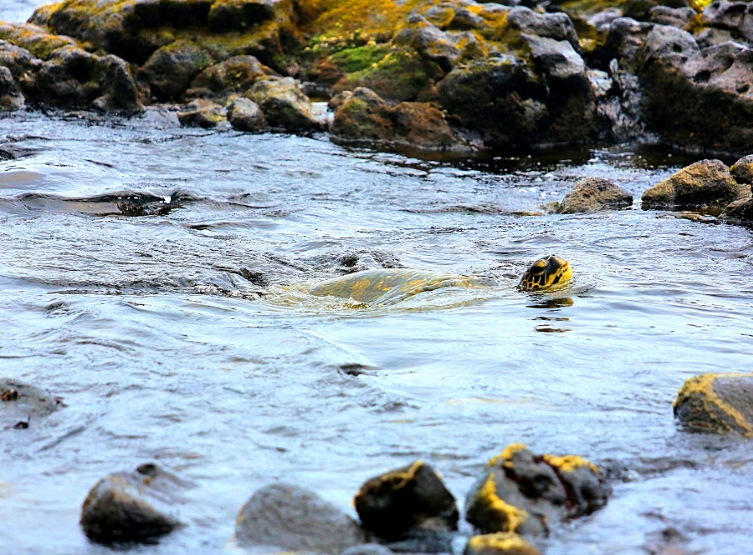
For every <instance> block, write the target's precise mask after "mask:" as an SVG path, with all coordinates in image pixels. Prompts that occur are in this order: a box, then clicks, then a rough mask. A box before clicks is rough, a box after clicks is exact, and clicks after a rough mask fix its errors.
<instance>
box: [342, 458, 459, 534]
mask: <svg viewBox="0 0 753 555" xmlns="http://www.w3.org/2000/svg"><path fill="white" fill-rule="evenodd" d="M354 503H355V507H356V511H357V512H358V516H359V517H360V518H361V524H362V525H363V527H364V528H366V529H367V530H369V531H371V532H373V533H374V534H376V535H377V536H378V537H381V538H384V539H387V540H393V541H396V540H400V539H403V538H405V537H406V536H409V535H410V534H411V533H412V532H414V531H415V530H416V529H420V528H424V529H426V530H430V531H442V530H445V531H448V530H456V529H457V522H458V510H457V506H456V505H455V498H454V497H453V496H452V494H451V493H450V492H449V491H448V490H447V488H446V487H445V486H444V484H443V483H442V480H441V479H440V478H439V476H437V474H436V473H435V472H434V470H433V469H432V468H431V467H430V466H429V465H427V464H425V463H424V462H423V461H416V462H415V463H413V464H412V465H410V466H406V467H404V468H400V469H397V470H393V471H392V472H388V473H386V474H383V475H381V476H377V477H375V478H372V479H371V480H369V481H367V482H366V483H365V484H364V485H363V486H362V487H361V490H360V491H359V492H358V494H357V495H356V497H355V500H354Z"/></svg>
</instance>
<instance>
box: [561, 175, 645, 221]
mask: <svg viewBox="0 0 753 555" xmlns="http://www.w3.org/2000/svg"><path fill="white" fill-rule="evenodd" d="M632 204H633V195H631V194H630V193H628V192H627V191H626V190H625V189H623V188H622V187H620V186H618V185H616V184H615V183H613V182H612V181H610V180H608V179H602V178H600V177H586V178H585V179H582V180H580V181H579V182H578V183H576V185H575V187H574V188H573V190H572V191H570V192H569V193H568V194H567V195H565V198H564V199H562V202H561V203H560V205H559V209H558V212H560V213H561V214H574V213H577V212H598V211H600V210H619V209H621V208H627V207H629V206H632Z"/></svg>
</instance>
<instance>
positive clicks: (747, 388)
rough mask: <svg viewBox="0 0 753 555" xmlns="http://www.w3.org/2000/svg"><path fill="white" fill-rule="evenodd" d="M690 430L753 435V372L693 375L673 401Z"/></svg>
mask: <svg viewBox="0 0 753 555" xmlns="http://www.w3.org/2000/svg"><path fill="white" fill-rule="evenodd" d="M674 413H675V417H676V418H677V419H678V420H679V421H680V423H681V424H682V426H683V427H684V428H686V429H687V430H689V431H695V432H706V433H716V434H724V433H728V432H737V433H739V434H742V435H744V436H747V437H753V374H703V375H701V376H696V377H694V378H690V379H689V380H688V381H686V382H685V384H684V385H683V386H682V389H680V392H679V393H678V394H677V399H676V400H675V403H674Z"/></svg>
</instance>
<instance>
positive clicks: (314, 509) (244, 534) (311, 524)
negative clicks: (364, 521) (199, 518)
mask: <svg viewBox="0 0 753 555" xmlns="http://www.w3.org/2000/svg"><path fill="white" fill-rule="evenodd" d="M235 535H236V538H237V539H238V541H239V543H241V544H246V545H268V546H276V547H279V548H281V549H288V550H296V551H305V550H312V551H317V552H319V553H331V554H338V553H340V552H341V551H343V550H345V549H347V548H349V547H353V546H357V545H360V544H363V543H364V535H363V533H362V532H361V529H360V528H359V527H358V525H357V524H356V523H355V522H354V521H353V520H352V519H351V518H350V517H348V516H347V515H346V514H345V513H343V512H342V511H340V510H339V509H338V508H336V507H335V506H334V505H332V504H330V503H328V502H327V501H324V500H323V499H322V498H320V497H319V496H318V495H317V494H316V493H314V492H312V491H309V490H307V489H304V488H302V487H300V486H294V485H291V484H284V483H277V484H271V485H269V486H265V487H263V488H261V489H260V490H258V491H257V492H256V493H254V494H253V495H252V496H251V498H250V499H249V500H248V501H247V502H246V504H245V505H243V508H242V509H241V510H240V513H239V514H238V519H237V522H236V528H235Z"/></svg>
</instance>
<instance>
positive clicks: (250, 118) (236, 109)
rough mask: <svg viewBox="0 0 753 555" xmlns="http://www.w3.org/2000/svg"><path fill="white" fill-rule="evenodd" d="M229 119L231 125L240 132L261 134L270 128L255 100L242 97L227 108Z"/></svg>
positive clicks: (233, 100)
mask: <svg viewBox="0 0 753 555" xmlns="http://www.w3.org/2000/svg"><path fill="white" fill-rule="evenodd" d="M227 119H228V121H229V122H230V125H232V126H233V127H234V128H235V129H238V130H239V131H248V132H250V133H261V132H262V131H265V130H266V129H268V127H269V126H268V125H267V120H266V119H265V118H264V113H262V111H261V109H260V108H259V105H258V104H257V103H256V102H254V101H253V100H249V99H248V98H243V97H240V96H238V97H235V98H232V99H231V100H230V103H229V104H228V107H227Z"/></svg>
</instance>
